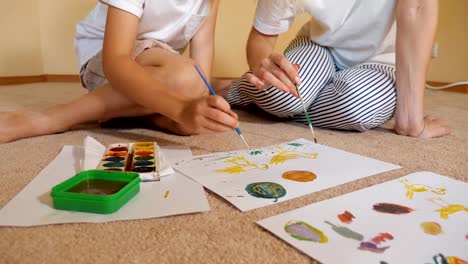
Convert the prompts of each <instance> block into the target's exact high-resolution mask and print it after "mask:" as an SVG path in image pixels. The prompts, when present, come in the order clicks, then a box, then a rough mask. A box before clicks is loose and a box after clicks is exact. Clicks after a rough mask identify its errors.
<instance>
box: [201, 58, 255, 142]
mask: <svg viewBox="0 0 468 264" xmlns="http://www.w3.org/2000/svg"><path fill="white" fill-rule="evenodd" d="M194 66H195V69H196V70H197V72H198V74H199V75H200V77H201V78H202V80H203V82H204V83H205V85H206V87H208V90H210V93H211V95H216V93H215V91H214V90H213V88H212V87H211V85H210V83H209V82H208V81H207V80H206V78H205V76H203V73H202V72H201V71H200V69H199V68H198V66H197V65H194ZM235 130H236V133H237V134H238V135H239V136H240V138H241V139H242V141H244V144H245V146H246V147H247V148H248V149H250V146H249V144H247V141H246V140H245V138H244V135H242V132H241V131H240V129H239V128H238V127H236V128H235Z"/></svg>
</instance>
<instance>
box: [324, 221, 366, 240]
mask: <svg viewBox="0 0 468 264" xmlns="http://www.w3.org/2000/svg"><path fill="white" fill-rule="evenodd" d="M325 223H327V224H329V225H331V227H332V229H333V231H335V232H336V233H337V234H338V235H340V236H342V237H346V238H350V239H354V240H357V241H362V240H364V236H363V235H361V234H359V233H358V232H356V231H353V230H351V229H350V228H348V227H346V226H337V225H334V224H332V223H330V222H328V221H325Z"/></svg>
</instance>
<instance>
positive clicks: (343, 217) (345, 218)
mask: <svg viewBox="0 0 468 264" xmlns="http://www.w3.org/2000/svg"><path fill="white" fill-rule="evenodd" d="M337 217H338V219H340V221H341V222H342V223H345V224H349V223H351V222H352V221H353V219H354V218H356V217H354V215H353V214H352V213H350V212H348V211H344V213H342V214H339V215H337Z"/></svg>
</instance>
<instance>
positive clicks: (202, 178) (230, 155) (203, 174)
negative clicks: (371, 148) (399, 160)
mask: <svg viewBox="0 0 468 264" xmlns="http://www.w3.org/2000/svg"><path fill="white" fill-rule="evenodd" d="M174 167H175V168H176V169H177V170H179V171H181V172H182V173H184V174H185V175H187V176H189V177H191V178H192V179H194V180H196V181H197V182H199V183H201V184H203V185H204V186H205V187H207V188H209V189H210V190H212V191H214V192H216V193H217V194H219V195H220V196H222V197H223V198H225V199H226V200H228V201H229V202H230V203H232V204H233V205H234V206H236V207H237V208H239V209H240V210H241V211H248V210H252V209H255V208H259V207H263V206H267V205H271V204H275V202H276V201H278V202H281V201H286V200H289V199H292V198H296V197H299V196H302V195H305V194H310V193H313V192H316V191H320V190H323V189H326V188H330V187H334V186H337V185H339V184H343V183H346V182H350V181H353V180H357V179H360V178H364V177H367V176H371V175H374V174H378V173H382V172H385V171H389V170H394V169H398V168H400V167H399V166H397V165H393V164H390V163H386V162H382V161H378V160H375V159H371V158H367V157H363V156H360V155H356V154H352V153H349V152H345V151H342V150H338V149H334V148H330V147H327V146H323V145H319V144H314V143H313V142H310V141H308V140H305V139H298V140H295V141H291V142H288V143H283V144H279V145H273V146H269V147H265V148H261V149H255V150H244V151H234V152H223V153H214V154H208V155H203V156H196V157H195V158H194V159H192V160H190V161H184V162H178V163H176V164H175V165H174ZM221 170H224V171H221ZM292 171H304V172H305V174H303V175H305V176H304V177H302V180H311V179H312V178H313V177H314V174H315V176H316V179H315V180H312V181H308V182H300V181H294V180H290V179H285V178H283V177H282V176H283V173H285V172H288V173H291V172H292ZM299 178H301V177H299ZM258 182H270V183H274V184H267V185H263V189H262V188H260V189H259V188H257V190H259V192H265V190H264V188H265V187H270V189H272V191H271V192H270V194H272V195H270V196H268V197H272V198H261V197H260V198H259V197H255V196H252V195H251V194H249V192H248V191H247V189H249V190H251V188H249V186H252V185H250V184H252V183H258ZM275 184H279V185H280V186H278V185H275ZM281 186H282V187H283V189H281ZM260 187H262V186H260ZM284 190H285V191H286V194H285V195H284V196H283V195H282V194H284ZM257 194H258V192H257ZM264 196H265V195H264ZM274 197H277V198H278V199H275V198H274Z"/></svg>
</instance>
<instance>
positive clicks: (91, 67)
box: [80, 39, 179, 91]
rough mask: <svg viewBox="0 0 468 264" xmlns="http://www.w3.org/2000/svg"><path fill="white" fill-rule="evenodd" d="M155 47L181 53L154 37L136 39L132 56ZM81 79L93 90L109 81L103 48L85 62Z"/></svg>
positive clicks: (134, 56)
mask: <svg viewBox="0 0 468 264" xmlns="http://www.w3.org/2000/svg"><path fill="white" fill-rule="evenodd" d="M153 47H157V48H162V49H165V50H169V51H172V52H175V53H177V54H179V52H177V51H175V50H174V49H173V48H171V47H170V46H169V45H167V44H165V43H163V42H160V41H157V40H154V39H147V40H137V41H136V43H135V48H134V49H133V52H132V58H133V59H135V58H136V57H138V56H139V55H140V54H141V53H143V51H144V50H146V49H149V48H153ZM80 80H81V84H82V85H83V87H84V88H86V89H88V91H93V90H95V89H96V88H99V87H101V86H102V85H104V84H105V83H107V82H108V81H107V79H106V77H105V75H104V69H103V67H102V50H101V51H99V52H98V53H97V54H96V55H94V56H93V57H92V58H91V59H89V60H88V62H86V63H85V64H83V66H82V67H81V69H80Z"/></svg>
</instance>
